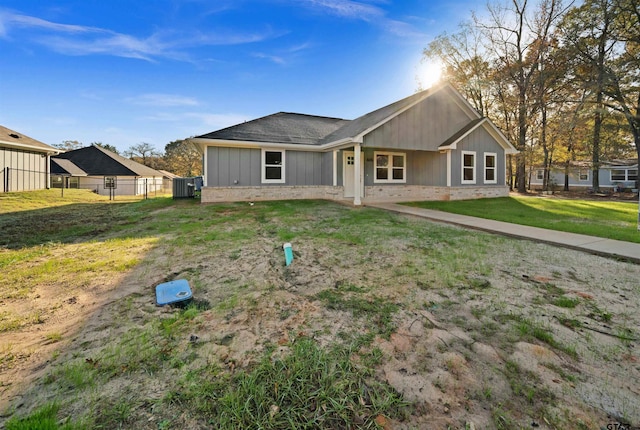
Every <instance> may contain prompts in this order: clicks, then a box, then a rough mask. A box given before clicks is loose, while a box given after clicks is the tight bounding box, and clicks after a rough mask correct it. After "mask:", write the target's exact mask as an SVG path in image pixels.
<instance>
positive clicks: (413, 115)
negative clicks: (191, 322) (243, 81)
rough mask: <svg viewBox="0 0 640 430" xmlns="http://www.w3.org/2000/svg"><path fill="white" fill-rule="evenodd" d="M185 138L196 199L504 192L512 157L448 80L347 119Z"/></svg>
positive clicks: (361, 199)
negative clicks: (194, 163) (194, 164)
mask: <svg viewBox="0 0 640 430" xmlns="http://www.w3.org/2000/svg"><path fill="white" fill-rule="evenodd" d="M190 141H191V142H192V143H193V144H194V145H195V146H196V147H197V148H198V150H199V151H200V153H201V154H202V155H203V163H204V166H203V167H204V169H203V172H204V186H203V188H202V202H203V203H207V202H219V201H247V200H277V199H310V198H314V199H315V198H318V199H331V200H349V201H352V202H353V204H355V205H360V204H362V203H367V202H373V201H407V200H458V199H471V198H480V197H498V196H506V195H508V188H507V186H506V179H505V176H506V155H507V154H515V153H516V152H517V151H516V150H515V148H514V147H513V146H512V145H511V144H510V143H509V142H508V141H507V139H506V138H505V137H504V135H503V134H502V133H501V132H500V131H499V130H498V129H497V128H496V127H495V126H494V125H493V124H492V123H491V122H490V121H489V120H488V119H487V118H483V117H481V116H480V114H479V113H478V112H477V111H476V110H475V109H473V107H472V106H471V105H470V104H469V103H468V102H467V101H466V100H465V99H464V98H463V97H462V95H461V94H460V93H459V92H458V91H457V90H455V89H454V88H453V87H452V86H451V85H449V84H441V85H439V86H437V87H434V88H431V89H429V90H426V91H422V92H419V93H416V94H414V95H412V96H410V97H407V98H405V99H402V100H400V101H398V102H395V103H393V104H390V105H388V106H385V107H383V108H381V109H377V110H375V111H373V112H370V113H368V114H366V115H363V116H361V117H359V118H357V119H355V120H351V121H350V120H344V119H339V118H328V117H320V116H313V115H304V114H296V113H285V112H280V113H276V114H273V115H269V116H266V117H263V118H258V119H256V120H253V121H249V122H245V123H242V124H238V125H235V126H232V127H228V128H225V129H222V130H218V131H214V132H211V133H208V134H205V135H202V136H197V137H194V138H191V139H190Z"/></svg>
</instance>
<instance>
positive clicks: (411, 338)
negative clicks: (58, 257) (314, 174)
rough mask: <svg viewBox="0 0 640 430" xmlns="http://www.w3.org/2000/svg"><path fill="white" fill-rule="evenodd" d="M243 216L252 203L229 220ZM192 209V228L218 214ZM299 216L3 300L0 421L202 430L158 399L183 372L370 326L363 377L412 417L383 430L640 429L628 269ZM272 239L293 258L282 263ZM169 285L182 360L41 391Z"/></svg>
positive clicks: (332, 213)
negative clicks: (384, 308)
mask: <svg viewBox="0 0 640 430" xmlns="http://www.w3.org/2000/svg"><path fill="white" fill-rule="evenodd" d="M166 210H167V211H173V210H175V209H173V208H168V209H166ZM239 210H242V211H248V210H251V209H250V208H243V209H238V207H232V208H231V209H230V211H231V212H236V211H239ZM192 211H193V213H191V214H190V216H194V214H197V215H196V219H195V221H196V222H201V223H206V220H207V219H208V217H213V216H214V215H215V214H214V213H213V212H211V209H206V208H202V209H198V208H196V209H193V210H192ZM352 211H356V212H358V211H359V212H360V213H361V214H362V213H364V212H365V211H366V213H367V214H368V215H367V216H368V220H367V222H362V223H361V224H360V225H352V226H350V227H345V224H344V223H339V222H337V221H336V220H337V219H339V218H340V217H343V216H346V215H345V214H348V213H349V212H352ZM216 213H217V212H216ZM227 215H234V214H233V213H231V214H227ZM197 217H199V218H200V219H199V220H198V219H197ZM296 217H298V218H301V219H300V220H298V221H295V222H293V221H292V222H291V223H289V222H288V221H287V220H285V219H280V218H275V217H274V218H271V217H270V216H269V215H267V216H266V218H260V217H256V218H255V219H252V221H251V223H249V221H247V220H246V219H244V218H241V217H239V219H238V220H237V221H234V220H233V219H232V217H231V218H230V219H229V220H228V221H226V222H222V223H219V224H216V225H215V226H213V225H212V226H210V227H208V228H206V229H204V230H205V231H199V232H198V233H193V234H194V235H195V234H198V235H203V234H206V233H207V231H208V232H211V231H214V230H215V231H218V232H226V233H228V234H231V233H232V232H234V231H236V230H237V229H238V228H239V226H240V225H243V226H244V228H247V229H248V231H252V232H253V233H252V234H251V235H249V236H247V237H246V238H243V237H240V238H238V237H237V236H234V238H233V239H225V237H224V235H219V236H217V238H215V237H213V236H212V237H211V238H209V239H207V240H204V241H193V242H192V243H190V242H189V241H186V242H185V244H184V245H183V246H176V243H175V241H174V242H171V240H169V239H170V238H171V233H168V234H167V236H166V238H165V239H166V243H163V242H165V241H163V240H161V241H159V243H158V244H157V245H155V246H153V247H151V246H149V247H144V246H143V247H141V248H140V250H139V251H140V254H141V255H144V258H143V259H142V261H141V263H140V264H139V265H138V266H136V267H135V268H134V269H132V270H131V271H129V272H127V273H124V274H122V276H118V277H112V278H109V279H105V278H103V277H100V276H99V274H96V277H95V282H92V283H91V284H90V285H87V286H85V287H83V288H76V287H73V288H72V287H70V288H69V289H68V290H65V288H61V287H60V286H59V285H55V283H54V282H52V284H54V285H55V288H50V286H49V285H41V286H39V287H38V288H37V290H36V291H34V292H33V293H32V294H31V295H30V296H29V298H28V301H26V300H24V299H4V300H3V301H2V303H0V306H1V307H2V311H6V310H7V309H9V308H11V307H19V308H21V310H20V312H26V311H27V310H28V308H29V307H31V308H33V307H37V308H38V309H41V312H40V314H39V315H40V317H39V320H38V321H36V322H35V323H34V324H30V325H28V326H26V327H24V328H21V329H19V330H16V331H13V332H8V333H0V336H1V345H2V346H1V349H0V354H1V358H0V381H1V382H0V387H1V388H0V389H1V390H2V391H0V393H1V394H0V395H1V402H0V410H3V411H5V412H4V414H3V415H4V418H3V419H7V418H8V417H10V416H13V415H25V414H27V413H28V412H29V411H32V410H34V409H35V408H37V407H38V406H39V405H42V404H45V403H46V402H51V401H56V402H59V403H60V404H61V405H62V410H61V411H62V413H63V414H64V415H65V416H68V417H81V416H82V415H83V414H85V413H86V412H87V408H89V409H91V408H95V404H96V403H95V399H96V398H99V399H100V404H101V405H103V406H104V407H105V408H108V407H109V406H113V405H114V404H117V402H118V399H129V400H130V405H131V407H130V410H128V411H127V413H126V414H123V415H122V417H121V418H120V425H121V428H136V429H158V428H176V429H178V428H215V425H213V426H212V424H211V423H207V422H203V421H202V420H201V419H200V418H199V417H198V416H195V415H194V414H192V413H190V411H189V410H186V409H183V408H182V407H181V405H180V404H179V403H177V402H172V401H170V400H169V399H168V393H171V392H175V391H176V390H179V389H180V388H179V381H180V378H182V377H183V374H184V372H185V369H188V370H190V371H195V370H197V369H200V368H203V367H204V366H208V365H212V364H215V365H217V366H221V367H223V368H225V369H227V370H228V371H229V372H237V371H241V370H242V369H249V368H251V366H252V365H253V364H254V363H255V362H256V361H257V360H258V359H259V357H261V356H262V354H263V353H264V352H265V350H266V348H267V346H268V345H273V344H277V345H279V346H280V349H281V351H280V353H282V354H286V352H287V349H288V345H289V344H290V342H293V341H294V340H295V339H296V338H300V337H306V338H313V339H315V340H317V341H318V342H319V343H320V344H321V345H330V344H331V343H332V342H335V341H336V339H340V338H341V337H344V336H345V334H349V335H353V334H358V333H360V334H364V333H367V332H371V331H372V327H377V329H376V331H375V333H377V334H376V335H375V337H374V338H373V340H372V342H371V344H370V345H369V346H368V347H369V348H372V349H376V350H379V351H380V352H381V361H380V363H379V364H378V365H377V366H376V368H375V376H376V378H377V379H378V380H381V381H384V382H386V383H388V384H389V385H391V386H392V387H393V388H394V389H395V390H396V391H397V392H398V393H400V394H401V395H402V396H403V398H404V400H405V401H407V402H408V403H409V405H410V409H409V411H410V412H409V414H408V416H406V417H404V418H402V419H393V418H387V419H385V420H384V421H382V422H380V423H378V424H379V428H385V429H413V428H417V429H422V428H433V429H447V428H454V429H471V428H475V429H495V428H504V429H508V428H509V429H510V428H541V429H561V428H562V429H565V428H577V429H580V428H583V429H598V428H602V427H606V426H607V425H609V424H613V423H621V424H625V425H627V426H628V427H629V428H631V427H632V426H636V427H637V428H640V312H639V310H640V266H638V265H634V264H630V263H626V262H620V261H615V260H612V259H607V258H602V257H598V256H593V255H588V254H584V253H581V252H577V251H572V250H567V249H559V248H554V247H551V246H548V245H544V244H538V243H534V242H530V241H520V240H513V239H507V238H501V237H496V236H492V235H490V234H485V233H480V232H475V231H473V232H472V231H467V230H464V229H460V228H455V227H451V226H443V225H438V224H434V223H431V222H429V221H426V220H419V219H415V218H411V217H405V216H401V215H391V214H386V213H384V212H382V211H377V210H373V209H366V208H365V209H350V208H345V207H341V206H336V205H333V204H322V205H318V206H316V207H313V208H312V209H309V210H307V211H303V212H302V214H296ZM305 218H306V221H305ZM377 218H379V219H380V221H376V219H377ZM306 229H312V230H313V231H310V230H309V231H308V230H306ZM283 230H287V231H288V232H289V234H290V235H291V238H290V241H291V242H292V244H293V249H294V253H295V259H294V262H293V264H292V265H291V266H289V267H285V266H284V257H283V254H282V249H281V245H282V242H283V240H282V235H281V232H282V231H283ZM321 231H324V232H325V233H323V234H324V236H323V235H322V234H319V232H321ZM385 231H387V232H391V234H383V233H382V232H385ZM278 232H280V236H278ZM247 234H248V233H247ZM285 239H289V238H288V237H285ZM225 240H226V242H225ZM214 243H217V245H215V246H213V244H214ZM180 278H184V279H187V280H189V282H190V284H191V286H192V289H193V293H194V298H195V301H196V303H197V304H199V305H200V308H201V309H202V311H201V312H199V313H198V315H197V316H195V317H194V318H193V320H192V321H191V323H190V325H189V326H188V329H186V330H185V331H184V332H180V333H177V334H176V337H177V339H178V341H177V343H176V344H175V345H173V346H172V354H173V356H174V357H178V358H179V359H180V360H182V362H183V364H181V365H180V366H178V365H175V366H166V367H163V368H161V369H159V370H155V371H153V372H146V371H145V370H144V369H141V370H140V369H136V370H134V369H133V368H130V369H120V370H119V371H117V372H114V373H113V375H112V377H110V378H109V381H108V383H106V384H104V385H100V386H98V387H93V388H89V389H88V391H87V390H85V391H84V392H83V393H82V396H79V395H78V394H79V391H78V389H77V388H73V389H71V388H69V389H65V387H64V386H60V385H59V384H55V383H52V382H51V381H52V380H60V379H61V377H60V376H56V375H60V372H61V369H64V366H65V364H66V363H70V362H73V361H74V360H76V361H77V360H82V361H84V362H85V363H90V364H91V363H96V366H98V364H97V363H99V361H100V359H101V357H102V356H103V355H104V351H105V349H106V348H109V347H110V346H112V345H114V344H118V343H119V342H123V339H126V338H127V333H132V332H134V331H136V330H143V329H144V328H145V327H148V326H149V325H150V324H154V323H155V322H157V321H159V320H163V319H168V318H171V317H172V316H173V315H175V313H176V312H180V310H179V309H176V308H172V307H168V306H167V307H158V306H156V305H155V296H154V287H155V286H156V285H157V284H159V283H161V282H165V281H168V280H173V279H180ZM355 287H357V288H355ZM323 292H324V294H323ZM328 294H334V295H335V297H336V298H337V299H338V302H330V301H327V299H326V298H327V297H334V296H329V295H328ZM355 301H363V302H365V303H370V304H374V305H375V304H379V303H392V304H395V305H397V306H398V307H397V310H396V311H395V312H393V314H392V316H391V321H388V322H386V321H382V320H381V319H380V316H379V315H377V314H376V313H375V312H373V313H371V312H370V313H366V314H362V313H357V312H354V311H353V309H350V308H349V307H348V306H346V305H345V303H351V304H353V303H356V302H355ZM385 327H391V329H390V330H389V331H388V332H385V331H384V328H385ZM53 334H55V335H53ZM141 348H142V347H141ZM140 354H143V351H142V350H141V351H140ZM52 375H53V376H52ZM92 399H93V400H92ZM94 412H95V411H94ZM96 414H97V415H98V416H99V415H100V414H99V412H96V413H94V416H95V415H96Z"/></svg>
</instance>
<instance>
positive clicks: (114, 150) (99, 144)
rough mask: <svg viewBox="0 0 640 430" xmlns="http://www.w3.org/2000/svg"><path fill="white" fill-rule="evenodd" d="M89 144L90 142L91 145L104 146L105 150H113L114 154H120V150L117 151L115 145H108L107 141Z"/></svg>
mask: <svg viewBox="0 0 640 430" xmlns="http://www.w3.org/2000/svg"><path fill="white" fill-rule="evenodd" d="M91 144H92V145H96V146H99V147H101V148H104V149H106V150H107V151H111V152H113V153H114V154H118V155H119V154H120V152H119V151H118V148H116V147H115V146H113V145H110V144H108V143H102V142H92V143H91Z"/></svg>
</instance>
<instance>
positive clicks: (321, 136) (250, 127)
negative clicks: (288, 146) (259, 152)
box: [195, 85, 445, 146]
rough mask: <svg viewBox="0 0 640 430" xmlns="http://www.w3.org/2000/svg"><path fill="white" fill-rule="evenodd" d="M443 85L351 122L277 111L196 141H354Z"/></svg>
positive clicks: (317, 143) (212, 133)
mask: <svg viewBox="0 0 640 430" xmlns="http://www.w3.org/2000/svg"><path fill="white" fill-rule="evenodd" d="M444 86H445V85H439V86H437V87H433V88H430V89H428V90H425V91H421V92H418V93H416V94H413V95H411V96H409V97H405V98H404V99H402V100H398V101H397V102H394V103H391V104H389V105H387V106H384V107H382V108H380V109H376V110H374V111H372V112H369V113H367V114H365V115H362V116H360V117H358V118H356V119H354V120H346V119H341V118H331V117H323V116H314V115H305V114H299V113H289V112H279V113H276V114H272V115H268V116H265V117H262V118H258V119H255V120H252V121H247V122H244V123H242V124H237V125H234V126H231V127H227V128H223V129H221V130H217V131H213V132H211V133H207V134H203V135H201V136H196V137H195V139H214V140H226V141H241V142H264V143H293V144H307V145H318V146H321V145H325V144H329V143H332V142H338V141H341V140H344V139H352V138H355V137H357V136H359V135H361V134H362V133H365V132H367V131H368V130H370V129H373V128H374V127H376V126H378V125H379V124H380V123H382V122H384V121H387V120H389V119H390V118H392V117H394V116H395V115H398V114H399V113H401V112H403V111H404V110H405V109H406V108H409V107H410V106H412V105H414V104H416V103H418V102H419V101H420V100H422V99H424V98H426V97H427V96H428V95H430V94H433V93H434V92H437V91H438V90H440V89H441V88H442V87H444Z"/></svg>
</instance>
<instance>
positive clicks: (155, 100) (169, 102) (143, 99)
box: [125, 93, 200, 107]
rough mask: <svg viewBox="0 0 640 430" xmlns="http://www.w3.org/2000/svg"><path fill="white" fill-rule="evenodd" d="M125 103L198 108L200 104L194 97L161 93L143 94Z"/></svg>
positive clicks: (127, 99)
mask: <svg viewBox="0 0 640 430" xmlns="http://www.w3.org/2000/svg"><path fill="white" fill-rule="evenodd" d="M125 101H126V102H127V103H131V104H134V105H140V106H158V107H177V106H198V105H199V104H200V103H199V102H198V100H196V99H195V98H193V97H186V96H180V95H177V94H160V93H151V94H142V95H139V96H136V97H129V98H126V99H125Z"/></svg>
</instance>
